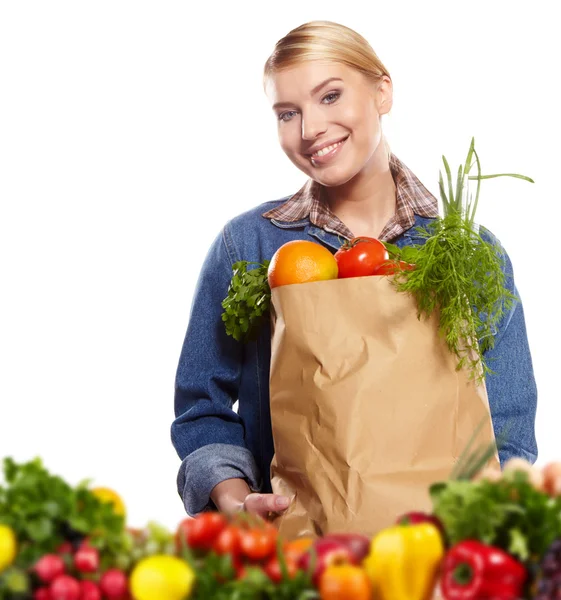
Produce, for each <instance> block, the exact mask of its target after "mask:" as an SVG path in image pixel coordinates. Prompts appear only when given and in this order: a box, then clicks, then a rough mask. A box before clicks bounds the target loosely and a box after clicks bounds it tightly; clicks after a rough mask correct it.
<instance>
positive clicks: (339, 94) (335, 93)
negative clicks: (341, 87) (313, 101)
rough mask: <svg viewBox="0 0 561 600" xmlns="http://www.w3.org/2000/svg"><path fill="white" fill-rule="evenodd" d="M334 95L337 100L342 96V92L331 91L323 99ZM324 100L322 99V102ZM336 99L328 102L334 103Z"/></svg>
mask: <svg viewBox="0 0 561 600" xmlns="http://www.w3.org/2000/svg"><path fill="white" fill-rule="evenodd" d="M332 96H335V100H338V99H339V97H340V96H341V93H340V92H330V93H329V94H327V96H325V98H324V99H323V100H327V99H328V98H331V97H332ZM323 100H322V102H323ZM335 100H331V101H330V102H328V103H327V104H333V103H334V102H335Z"/></svg>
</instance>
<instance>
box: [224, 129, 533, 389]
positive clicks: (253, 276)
mask: <svg viewBox="0 0 561 600" xmlns="http://www.w3.org/2000/svg"><path fill="white" fill-rule="evenodd" d="M442 160H443V162H444V166H445V170H446V175H447V186H446V185H445V183H444V179H443V176H442V172H440V179H439V190H440V196H441V201H442V206H443V215H442V216H439V217H437V218H435V219H434V220H433V221H432V222H431V223H430V224H429V225H428V226H426V227H418V228H416V233H417V235H418V237H420V238H422V239H424V242H423V243H421V244H413V245H406V246H404V247H402V248H401V247H398V246H396V245H394V244H390V243H387V242H383V243H382V242H380V241H378V240H376V239H375V238H368V237H356V238H354V239H352V240H349V241H346V242H345V243H344V244H343V245H342V246H341V248H340V249H339V250H338V251H337V252H336V254H335V259H336V261H337V265H338V268H339V274H338V277H339V278H346V277H365V276H371V275H392V276H393V278H392V280H393V283H394V284H395V286H396V289H397V290H398V291H400V292H405V293H409V294H411V295H413V296H414V298H415V300H416V302H417V307H418V314H419V317H421V316H425V317H429V316H430V315H431V314H433V312H435V311H437V310H438V314H439V330H440V333H441V334H442V336H443V337H444V339H445V340H446V343H447V344H448V347H449V349H450V351H451V352H453V353H454V354H455V355H456V357H457V359H458V369H460V368H462V367H466V368H467V369H468V370H469V372H470V374H471V376H473V377H474V378H476V379H478V380H482V379H483V378H484V377H485V376H486V374H487V373H489V372H491V369H490V367H489V365H488V364H487V363H486V361H485V359H484V354H485V352H486V350H488V349H490V348H492V347H493V345H494V341H495V338H494V336H493V335H492V333H493V332H494V330H495V328H496V327H497V325H498V324H499V322H500V320H501V319H502V317H503V316H504V314H505V313H506V312H508V311H509V309H510V308H511V307H512V305H513V302H514V301H515V300H516V297H515V296H514V294H513V293H512V292H511V291H510V289H509V282H507V281H505V275H504V261H505V256H504V251H503V250H502V248H501V247H500V245H499V244H498V242H497V240H494V239H492V237H491V235H490V234H489V232H487V231H485V230H484V229H482V228H479V227H478V226H477V224H476V223H475V214H476V210H477V205H478V202H479V193H480V186H481V181H482V180H484V179H490V178H494V177H516V178H519V179H523V180H526V181H529V182H532V183H533V180H532V179H530V178H529V177H526V176H524V175H518V174H515V173H501V174H494V175H482V174H481V165H480V162H479V157H478V155H477V152H476V151H475V141H474V139H473V138H472V140H471V144H470V147H469V151H468V154H467V157H466V160H465V163H464V164H463V165H460V166H459V168H458V173H457V177H456V185H455V186H454V183H453V181H452V173H451V170H450V167H449V164H448V161H447V160H446V157H445V156H443V157H442ZM475 165H476V166H477V175H470V173H471V171H472V169H473V167H474V166H475ZM470 180H475V181H477V189H476V195H475V198H473V195H472V194H470V192H469V182H470ZM292 243H294V242H288V244H292ZM310 243H311V242H310ZM285 246H286V244H285ZM281 249H282V247H281ZM281 249H279V250H281ZM278 252H279V251H277V253H278ZM274 261H275V256H273V257H272V259H271V260H265V261H264V262H262V263H255V262H248V261H240V262H237V263H235V264H234V265H233V277H232V281H231V284H230V287H229V290H228V295H227V297H226V298H225V299H224V301H223V303H222V306H223V308H224V312H223V315H222V318H223V320H224V322H225V327H226V332H227V334H228V335H231V336H232V337H234V338H235V339H237V340H239V341H248V340H251V339H253V338H254V337H255V335H256V333H257V331H258V330H259V328H260V326H261V323H262V320H263V317H264V316H266V314H267V313H268V311H269V307H270V296H271V286H270V285H269V283H270V281H269V280H268V276H269V275H270V268H271V265H272V263H274Z"/></svg>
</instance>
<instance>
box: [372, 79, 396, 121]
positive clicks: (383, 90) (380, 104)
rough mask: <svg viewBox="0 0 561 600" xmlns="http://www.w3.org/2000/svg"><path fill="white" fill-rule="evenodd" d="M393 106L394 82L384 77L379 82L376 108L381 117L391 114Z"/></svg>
mask: <svg viewBox="0 0 561 600" xmlns="http://www.w3.org/2000/svg"><path fill="white" fill-rule="evenodd" d="M392 104H393V84H392V80H391V79H390V78H389V77H388V76H387V75H383V76H382V79H381V80H380V81H379V82H378V89H377V90H376V108H377V110H378V114H379V115H385V114H387V113H389V112H390V110H391V108H392Z"/></svg>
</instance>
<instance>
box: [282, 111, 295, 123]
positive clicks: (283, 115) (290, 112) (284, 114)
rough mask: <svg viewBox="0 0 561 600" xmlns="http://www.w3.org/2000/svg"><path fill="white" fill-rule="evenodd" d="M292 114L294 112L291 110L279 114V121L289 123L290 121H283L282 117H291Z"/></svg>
mask: <svg viewBox="0 0 561 600" xmlns="http://www.w3.org/2000/svg"><path fill="white" fill-rule="evenodd" d="M293 112H295V111H293V110H289V111H287V112H284V113H281V114H280V115H279V121H284V122H285V123H286V122H287V121H289V120H290V119H285V118H284V117H286V115H291V114H292V113H293Z"/></svg>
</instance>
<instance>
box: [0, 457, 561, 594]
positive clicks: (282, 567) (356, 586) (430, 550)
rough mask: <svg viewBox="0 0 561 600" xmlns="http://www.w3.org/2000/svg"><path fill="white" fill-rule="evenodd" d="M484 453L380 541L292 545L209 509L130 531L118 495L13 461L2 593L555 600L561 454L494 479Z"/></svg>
mask: <svg viewBox="0 0 561 600" xmlns="http://www.w3.org/2000/svg"><path fill="white" fill-rule="evenodd" d="M473 461H474V456H473V455H472V457H470V458H469V460H467V459H466V460H464V464H463V469H462V470H461V471H460V472H459V473H458V475H457V478H455V479H450V480H448V481H445V482H438V483H435V484H434V485H433V486H432V488H431V490H430V492H431V497H432V499H433V510H432V512H431V513H430V514H429V513H419V512H410V513H408V514H405V515H403V516H402V517H400V519H399V520H398V522H396V523H395V524H394V525H391V526H389V527H387V528H385V529H383V530H382V531H380V532H379V533H378V534H376V535H375V536H374V537H373V538H372V539H369V538H368V537H366V536H364V535H360V534H349V533H345V532H340V533H333V534H329V535H326V536H324V537H321V538H316V539H312V538H300V539H295V540H283V539H281V538H280V537H279V534H278V531H277V530H276V529H275V527H273V526H272V525H271V524H270V523H268V522H266V521H264V520H262V519H260V518H258V517H255V516H253V515H248V514H245V513H239V514H237V515H235V516H233V517H227V516H226V515H224V514H221V513H218V512H204V513H201V514H200V515H199V516H197V517H196V518H190V517H187V518H185V519H184V520H183V521H181V522H180V523H179V524H178V526H177V529H176V531H169V530H167V529H166V528H164V527H162V526H160V525H158V524H156V523H149V524H148V525H147V526H146V527H144V528H142V529H138V528H132V527H128V526H127V524H126V515H125V514H124V511H123V509H124V504H123V502H122V500H121V499H120V497H119V495H118V494H117V493H115V492H111V494H110V496H109V497H108V496H107V494H105V495H104V494H100V496H97V495H96V492H95V491H94V490H95V488H91V487H89V485H88V482H84V483H82V484H79V485H78V486H76V487H72V486H70V485H69V484H68V483H66V482H65V481H64V480H63V479H61V478H60V477H58V476H54V475H52V474H50V473H49V472H48V471H47V470H46V469H45V468H44V467H43V465H42V463H41V461H40V460H39V459H36V460H34V461H31V462H29V463H23V464H17V463H15V462H14V461H13V460H11V459H5V460H4V479H5V484H3V485H2V486H0V598H2V599H5V600H16V599H19V600H27V599H29V600H31V599H34V600H101V599H106V600H183V599H187V598H193V599H203V598H204V599H209V600H210V599H216V600H227V599H240V600H242V599H246V600H250V599H255V600H257V599H279V600H280V599H286V600H288V599H301V600H304V599H313V598H316V599H324V600H335V599H338V600H346V599H359V600H361V599H362V600H432V599H434V600H436V599H437V598H444V599H445V600H456V599H457V600H460V599H462V600H467V599H473V600H483V599H492V598H493V599H500V600H523V599H524V600H526V599H531V598H533V599H535V600H549V599H551V600H553V599H554V598H558V597H559V593H560V592H561V560H560V559H561V495H560V494H561V462H555V463H550V464H548V465H547V466H545V467H544V468H538V467H533V466H531V465H530V464H528V463H526V462H525V461H523V460H521V459H512V460H511V461H510V462H509V463H508V464H507V465H505V469H504V471H503V473H502V474H500V475H499V476H497V474H496V473H495V472H493V473H492V474H486V473H485V471H484V470H483V471H478V469H479V466H480V465H481V464H482V463H481V460H479V461H477V462H478V465H477V466H474V464H473ZM470 462H471V463H472V464H471V466H470ZM474 474H475V476H473V475H474ZM468 476H469V477H471V479H468V478H467V477H468Z"/></svg>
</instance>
